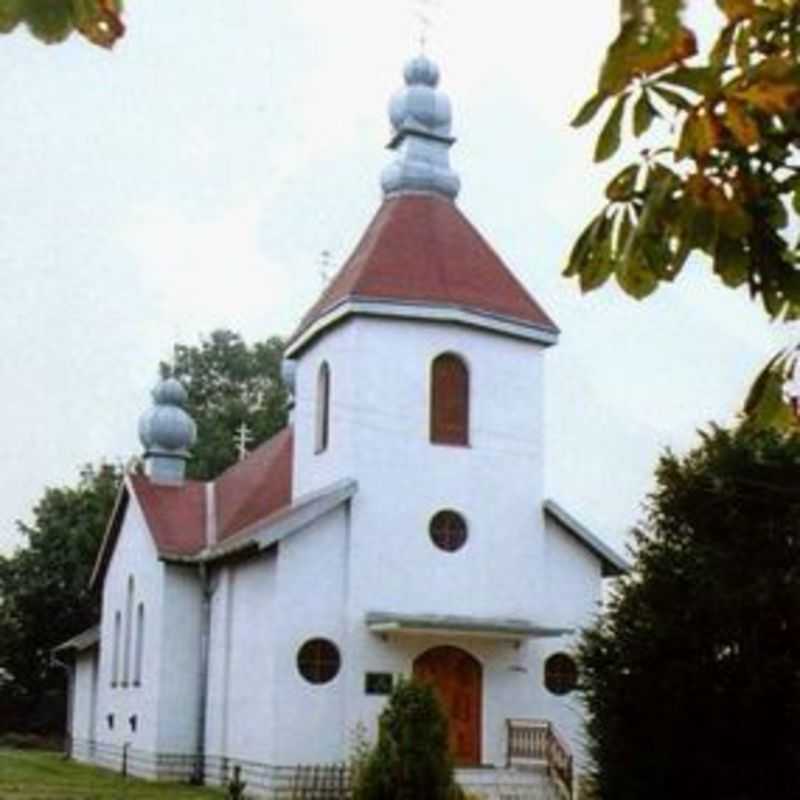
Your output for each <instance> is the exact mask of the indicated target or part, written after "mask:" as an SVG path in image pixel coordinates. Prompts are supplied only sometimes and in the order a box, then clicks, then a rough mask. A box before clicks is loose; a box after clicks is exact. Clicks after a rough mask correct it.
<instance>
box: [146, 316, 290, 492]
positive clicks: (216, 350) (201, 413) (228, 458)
mask: <svg viewBox="0 0 800 800" xmlns="http://www.w3.org/2000/svg"><path fill="white" fill-rule="evenodd" d="M282 357H283V342H282V340H281V339H279V338H278V337H277V336H274V337H272V338H271V339H267V340H266V341H264V342H256V343H255V344H254V345H253V346H252V347H248V345H247V344H246V343H245V341H244V340H243V339H242V337H241V336H240V335H239V334H238V333H234V332H233V331H229V330H218V331H214V332H213V333H212V334H211V336H210V337H209V338H208V339H203V340H202V342H201V343H200V345H199V346H194V345H191V346H189V345H182V344H178V345H176V346H175V354H174V358H173V362H172V364H164V363H162V364H161V367H160V369H161V374H162V376H164V377H167V376H169V375H173V376H175V377H176V378H178V379H179V380H180V381H181V382H182V383H183V385H184V386H185V387H186V390H187V392H188V394H189V403H188V406H187V410H188V412H189V413H190V414H191V415H192V417H194V420H195V422H196V423H197V443H196V445H195V446H194V447H193V448H192V458H191V459H190V460H189V464H188V475H189V477H192V478H197V479H201V480H207V479H209V478H215V477H216V476H217V475H219V473H220V472H222V471H223V470H224V469H225V468H226V467H228V466H230V465H231V464H233V463H234V462H235V461H236V459H237V458H238V454H237V449H236V433H237V430H238V429H239V426H240V425H241V424H242V423H245V424H246V425H247V427H248V429H249V431H250V433H251V435H252V441H251V442H250V447H255V446H257V445H258V444H261V442H263V441H265V440H267V439H268V438H269V437H270V436H272V435H273V434H274V433H276V432H277V431H279V430H280V429H281V428H283V427H284V425H285V424H286V409H287V400H288V397H287V393H286V388H285V387H284V385H283V381H282V379H281V360H282Z"/></svg>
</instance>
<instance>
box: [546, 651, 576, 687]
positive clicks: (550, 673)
mask: <svg viewBox="0 0 800 800" xmlns="http://www.w3.org/2000/svg"><path fill="white" fill-rule="evenodd" d="M544 685H545V686H546V687H547V689H548V690H549V691H551V692H552V693H553V694H568V693H569V692H571V691H572V690H573V689H574V688H575V687H576V686H577V685H578V665H577V664H576V663H575V661H574V659H572V658H570V657H569V656H568V655H567V654H566V653H556V654H555V655H552V656H550V658H548V659H547V661H545V662H544Z"/></svg>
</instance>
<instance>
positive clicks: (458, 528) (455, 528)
mask: <svg viewBox="0 0 800 800" xmlns="http://www.w3.org/2000/svg"><path fill="white" fill-rule="evenodd" d="M430 535H431V541H432V542H433V543H434V544H435V545H436V546H437V547H438V548H439V549H440V550H444V551H446V552H448V553H455V551H456V550H460V549H461V548H462V547H463V546H464V545H465V544H466V542H467V523H466V520H465V519H464V517H462V516H461V514H459V513H458V512H457V511H451V510H449V509H448V510H446V511H439V512H438V513H436V514H434V515H433V517H432V518H431V523H430Z"/></svg>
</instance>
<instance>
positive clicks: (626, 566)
mask: <svg viewBox="0 0 800 800" xmlns="http://www.w3.org/2000/svg"><path fill="white" fill-rule="evenodd" d="M544 511H545V514H546V515H548V516H550V517H551V518H552V519H554V520H555V521H556V522H558V523H559V524H560V525H561V526H562V527H563V528H564V529H565V530H566V531H568V532H569V533H571V534H572V535H573V536H574V537H575V538H576V539H577V540H578V542H580V543H581V544H582V545H584V547H586V548H588V549H589V550H590V551H591V552H592V553H594V555H595V556H597V558H599V559H600V561H601V563H602V565H603V577H604V578H618V577H620V576H621V575H627V574H628V573H629V572H630V571H631V569H632V567H631V565H630V563H628V561H626V560H625V559H624V558H623V557H622V556H621V555H619V553H617V552H616V551H615V550H614V549H613V548H611V547H609V546H608V545H607V544H606V543H605V542H604V541H602V539H600V538H599V537H598V536H597V535H596V534H594V533H592V532H591V531H590V530H589V529H588V528H587V527H586V526H585V525H583V524H581V523H580V522H578V520H577V519H575V517H573V516H572V515H571V514H569V513H568V512H567V511H565V510H564V509H563V508H562V507H561V506H560V505H559V504H558V503H557V502H556V501H555V500H545V501H544Z"/></svg>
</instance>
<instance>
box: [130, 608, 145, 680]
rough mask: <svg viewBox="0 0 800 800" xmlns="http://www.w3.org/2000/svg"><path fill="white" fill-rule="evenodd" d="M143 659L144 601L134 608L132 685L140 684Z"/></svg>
mask: <svg viewBox="0 0 800 800" xmlns="http://www.w3.org/2000/svg"><path fill="white" fill-rule="evenodd" d="M143 659H144V603H139V605H138V607H137V609H136V655H135V657H134V662H133V685H134V686H141V685H142V660H143Z"/></svg>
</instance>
